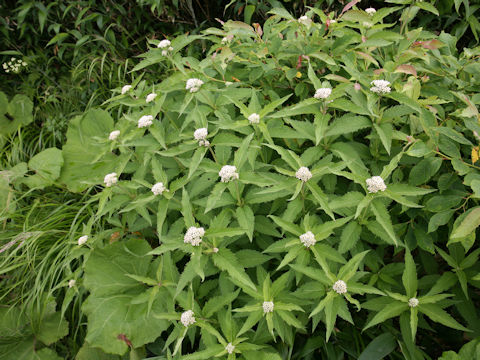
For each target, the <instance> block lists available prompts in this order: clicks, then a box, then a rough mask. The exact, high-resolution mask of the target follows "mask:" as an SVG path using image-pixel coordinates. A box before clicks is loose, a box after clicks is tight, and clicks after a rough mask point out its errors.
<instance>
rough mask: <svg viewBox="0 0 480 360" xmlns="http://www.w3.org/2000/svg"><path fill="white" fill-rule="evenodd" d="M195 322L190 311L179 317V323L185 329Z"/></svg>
mask: <svg viewBox="0 0 480 360" xmlns="http://www.w3.org/2000/svg"><path fill="white" fill-rule="evenodd" d="M195 321H196V320H195V316H194V313H193V311H192V310H187V311H185V312H183V313H182V316H181V317H180V322H181V323H182V324H183V326H185V327H187V326H190V325H193V324H195Z"/></svg>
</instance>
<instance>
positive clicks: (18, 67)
mask: <svg viewBox="0 0 480 360" xmlns="http://www.w3.org/2000/svg"><path fill="white" fill-rule="evenodd" d="M25 66H27V63H26V62H25V61H23V60H20V59H15V58H14V57H12V58H11V59H10V61H7V62H5V63H3V64H2V67H3V70H5V72H6V73H9V72H12V73H15V74H18V73H19V72H21V71H22V67H25Z"/></svg>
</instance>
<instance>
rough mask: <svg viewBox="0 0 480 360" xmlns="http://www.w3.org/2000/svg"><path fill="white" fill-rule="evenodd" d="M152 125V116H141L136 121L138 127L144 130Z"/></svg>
mask: <svg viewBox="0 0 480 360" xmlns="http://www.w3.org/2000/svg"><path fill="white" fill-rule="evenodd" d="M152 124H153V116H152V115H143V116H142V117H141V118H140V119H138V127H139V128H144V127H147V126H150V125H152Z"/></svg>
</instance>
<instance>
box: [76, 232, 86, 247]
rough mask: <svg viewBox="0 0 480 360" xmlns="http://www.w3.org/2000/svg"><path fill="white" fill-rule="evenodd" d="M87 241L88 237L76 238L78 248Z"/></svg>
mask: <svg viewBox="0 0 480 360" xmlns="http://www.w3.org/2000/svg"><path fill="white" fill-rule="evenodd" d="M87 240H88V235H83V236H80V237H79V238H78V246H82V245H83V244H85V243H86V242H87Z"/></svg>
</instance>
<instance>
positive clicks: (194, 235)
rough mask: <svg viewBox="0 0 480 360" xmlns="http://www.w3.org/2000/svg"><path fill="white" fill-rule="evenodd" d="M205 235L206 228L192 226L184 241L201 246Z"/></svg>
mask: <svg viewBox="0 0 480 360" xmlns="http://www.w3.org/2000/svg"><path fill="white" fill-rule="evenodd" d="M204 235H205V229H204V228H203V227H199V228H197V227H195V226H191V227H189V228H188V230H187V232H186V233H185V235H184V236H183V242H184V243H185V244H191V245H192V246H199V245H200V244H201V242H202V237H203V236H204Z"/></svg>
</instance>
